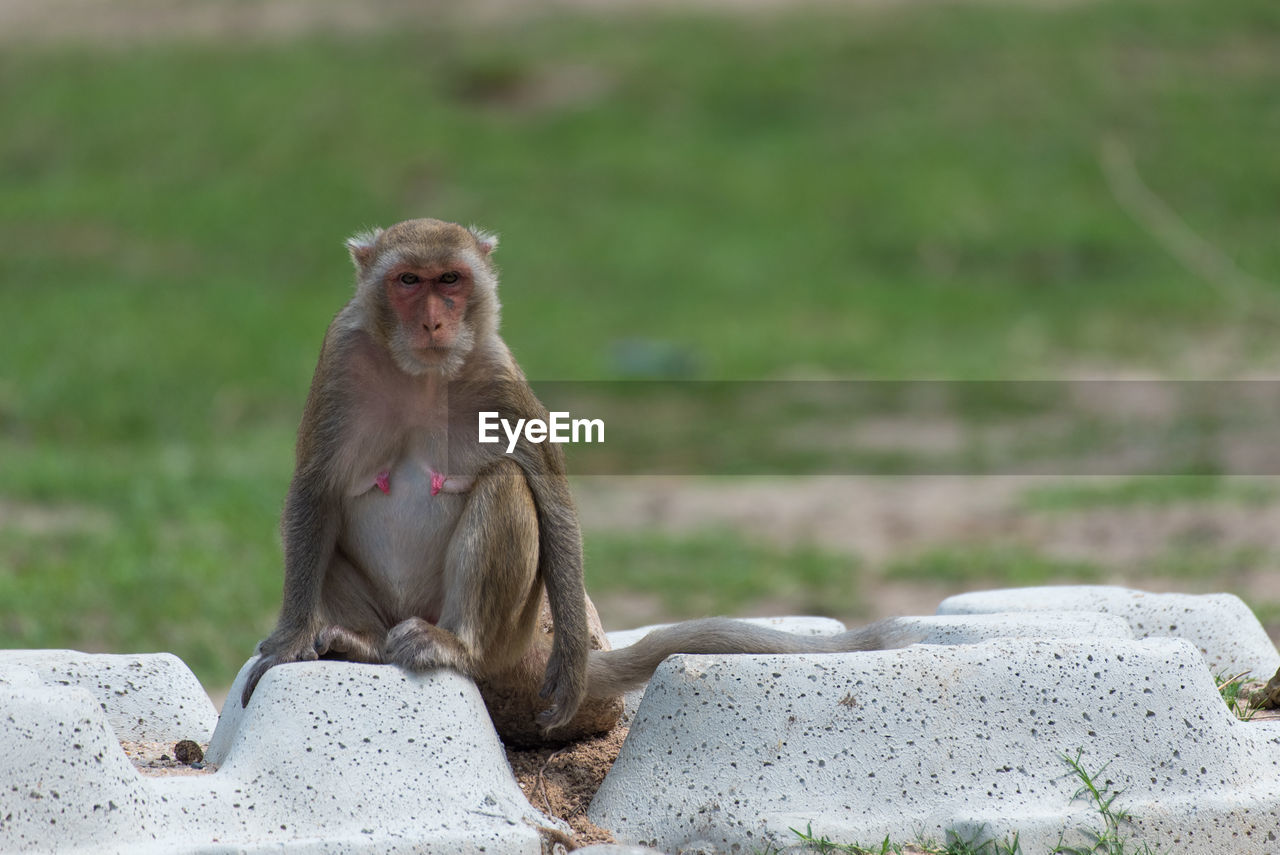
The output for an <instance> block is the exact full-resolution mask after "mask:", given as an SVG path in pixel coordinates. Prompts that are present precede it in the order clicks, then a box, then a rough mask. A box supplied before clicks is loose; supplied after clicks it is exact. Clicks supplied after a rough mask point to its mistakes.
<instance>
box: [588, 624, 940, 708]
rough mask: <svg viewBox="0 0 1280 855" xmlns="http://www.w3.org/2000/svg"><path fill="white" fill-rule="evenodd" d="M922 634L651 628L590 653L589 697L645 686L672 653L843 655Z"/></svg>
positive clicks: (889, 628) (875, 629)
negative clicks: (631, 641) (632, 640)
mask: <svg viewBox="0 0 1280 855" xmlns="http://www.w3.org/2000/svg"><path fill="white" fill-rule="evenodd" d="M920 638H921V635H920V634H919V633H917V632H913V631H911V630H908V629H907V628H905V627H903V626H901V625H900V624H899V623H898V622H897V621H895V620H893V619H892V618H890V619H888V620H882V621H878V622H876V623H873V624H871V625H869V626H865V627H863V628H861V629H852V630H849V631H848V632H842V633H839V634H838V635H796V634H795V633H790V632H782V631H781V630H777V629H769V628H768V627H763V626H756V625H755V624H750V623H745V622H743V621H739V620H730V619H728V618H702V619H701V620H689V621H684V622H682V623H677V624H672V625H671V626H667V627H663V628H661V629H655V630H654V631H653V632H651V633H649V634H648V635H646V636H644V638H641V639H640V640H639V641H637V642H636V643H635V644H631V645H628V646H627V647H620V648H618V649H617V650H592V651H591V656H590V659H589V660H588V662H587V697H589V698H612V697H617V696H618V695H621V694H623V693H624V692H629V691H631V690H632V689H636V688H639V687H640V686H642V685H644V684H645V683H646V682H647V681H648V679H649V678H650V677H651V676H653V672H654V670H655V669H656V668H657V667H658V665H659V664H661V662H662V660H663V659H666V658H667V657H668V656H671V655H673V654H676V653H847V652H850V651H854V650H885V649H889V648H893V647H905V646H906V645H908V644H912V643H914V642H916V641H919V640H920Z"/></svg>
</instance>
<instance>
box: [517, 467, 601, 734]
mask: <svg viewBox="0 0 1280 855" xmlns="http://www.w3.org/2000/svg"><path fill="white" fill-rule="evenodd" d="M540 449H541V450H542V452H543V453H544V454H546V455H547V456H548V458H549V459H547V460H546V461H545V462H544V463H543V465H542V466H541V467H530V468H526V470H525V477H526V479H527V480H528V482H529V489H530V492H532V493H533V500H534V504H535V505H536V506H537V508H538V547H539V549H538V551H539V558H538V568H539V573H540V574H541V576H542V581H543V584H544V585H545V586H546V589H547V604H548V605H549V606H550V607H551V619H552V622H553V623H554V624H555V634H554V636H553V637H552V647H551V656H550V658H549V659H548V661H547V671H546V677H545V679H544V681H543V684H542V690H541V691H540V692H539V696H540V697H542V698H543V699H547V700H550V701H551V706H550V708H548V709H547V710H545V711H543V712H542V713H541V714H539V716H538V723H539V724H541V725H542V726H543V727H544V728H547V729H548V730H550V729H553V728H556V727H559V726H561V725H563V724H567V723H568V722H569V720H570V719H572V718H573V716H574V714H575V713H576V712H577V711H578V707H579V706H580V705H581V704H582V700H583V698H585V697H586V694H587V679H586V668H587V654H588V652H589V651H590V648H591V639H590V631H589V629H588V625H587V596H586V586H585V583H584V581H583V576H582V531H581V529H580V528H579V525H578V514H577V511H576V510H575V509H574V506H573V496H572V494H571V493H570V492H569V483H568V480H567V479H566V477H565V475H564V457H563V454H562V453H561V451H560V448H559V446H557V445H552V444H550V443H546V444H544V445H542V446H541V447H540ZM531 469H532V471H530V470H531Z"/></svg>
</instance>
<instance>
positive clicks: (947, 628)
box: [898, 612, 1133, 644]
mask: <svg viewBox="0 0 1280 855" xmlns="http://www.w3.org/2000/svg"><path fill="white" fill-rule="evenodd" d="M898 622H899V624H901V626H902V627H903V628H904V629H906V630H907V631H909V632H915V633H919V636H920V643H921V644H976V643H978V642H980V641H990V640H991V639H993V638H1133V631H1132V630H1131V629H1129V623H1128V622H1127V621H1126V620H1125V619H1124V618H1122V617H1118V616H1116V615H1104V614H1098V613H1094V612H1075V613H1072V612H1036V613H1034V614H1032V613H1027V612H1009V613H1000V614H982V615H934V616H931V617H901V618H898Z"/></svg>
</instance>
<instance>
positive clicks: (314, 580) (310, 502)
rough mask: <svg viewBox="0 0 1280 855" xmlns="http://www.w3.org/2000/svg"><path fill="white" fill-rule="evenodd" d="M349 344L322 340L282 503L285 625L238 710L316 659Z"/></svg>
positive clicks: (269, 644) (334, 527)
mask: <svg viewBox="0 0 1280 855" xmlns="http://www.w3.org/2000/svg"><path fill="white" fill-rule="evenodd" d="M343 350H345V344H344V343H343V342H342V341H341V339H340V337H337V336H334V335H333V334H332V330H331V331H330V333H328V334H326V335H325V342H324V346H323V347H322V348H321V353H320V362H319V364H318V365H317V367H316V373H315V376H314V377H313V378H312V381H311V391H310V393H309V394H308V396H307V403H306V406H305V407H304V409H303V413H302V422H301V424H300V425H299V427H298V448H297V463H296V467H295V469H294V474H293V481H292V482H290V484H289V493H288V495H287V496H286V497H285V501H284V514H283V517H282V519H281V525H280V529H281V537H282V540H283V542H284V597H283V604H282V605H281V607H280V619H279V620H278V621H277V623H276V628H275V630H273V631H272V633H271V635H269V636H268V637H267V638H266V639H265V640H264V641H263V642H262V643H261V644H260V645H258V654H259V656H260V658H259V659H258V661H257V663H255V665H254V667H253V670H252V671H250V672H249V678H248V679H247V680H246V681H245V687H244V693H243V695H242V696H241V699H240V700H241V703H242V704H243V705H245V706H248V704H249V698H250V697H251V696H252V695H253V690H254V689H255V688H257V686H258V681H259V680H261V679H262V675H263V674H265V673H266V672H267V670H268V669H270V668H271V667H273V666H275V665H281V664H284V663H286V662H301V661H307V660H311V659H316V658H318V654H317V652H316V649H315V642H316V636H317V634H318V633H319V631H320V630H321V628H322V627H321V625H320V624H321V620H320V619H321V615H320V595H321V591H322V588H323V584H324V574H325V571H326V570H327V569H328V567H329V563H330V561H332V559H333V552H334V549H335V547H336V545H337V541H338V528H339V525H340V522H341V508H340V502H341V496H340V495H339V493H338V484H337V481H336V479H335V478H334V477H333V473H332V469H333V465H334V464H333V461H334V459H335V457H336V456H337V452H338V449H339V446H340V443H341V441H342V436H343V432H342V430H341V428H340V427H339V426H340V425H341V424H342V420H341V419H340V418H338V414H339V413H341V412H343V411H344V410H345V409H346V408H348V407H349V402H347V401H345V400H344V396H343V395H342V394H341V393H340V391H339V383H338V382H337V379H338V371H337V370H336V369H335V368H333V367H331V366H335V365H337V364H338V361H339V358H340V355H341V351H343Z"/></svg>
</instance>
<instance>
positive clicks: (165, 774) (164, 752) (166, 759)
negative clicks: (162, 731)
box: [120, 739, 218, 778]
mask: <svg viewBox="0 0 1280 855" xmlns="http://www.w3.org/2000/svg"><path fill="white" fill-rule="evenodd" d="M187 743H191V745H195V746H197V747H198V748H199V756H200V758H201V759H202V760H203V758H204V752H205V751H207V750H208V748H209V743H207V742H192V740H189V739H184V740H182V741H181V742H177V743H174V742H128V741H121V743H120V747H121V748H123V749H124V754H125V756H126V757H128V758H129V762H130V763H132V764H133V768H135V769H137V770H138V774H140V775H145V776H146V777H148V778H173V777H191V776H196V775H209V774H211V773H213V772H216V771H218V767H217V766H210V765H206V764H204V763H202V762H199V761H197V762H195V763H184V762H182V761H180V760H178V759H177V757H178V756H179V755H183V756H188V757H191V756H194V755H192V754H189V753H188V752H190V751H191V747H190V745H188V744H187ZM178 746H182V747H181V748H179V747H178Z"/></svg>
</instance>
